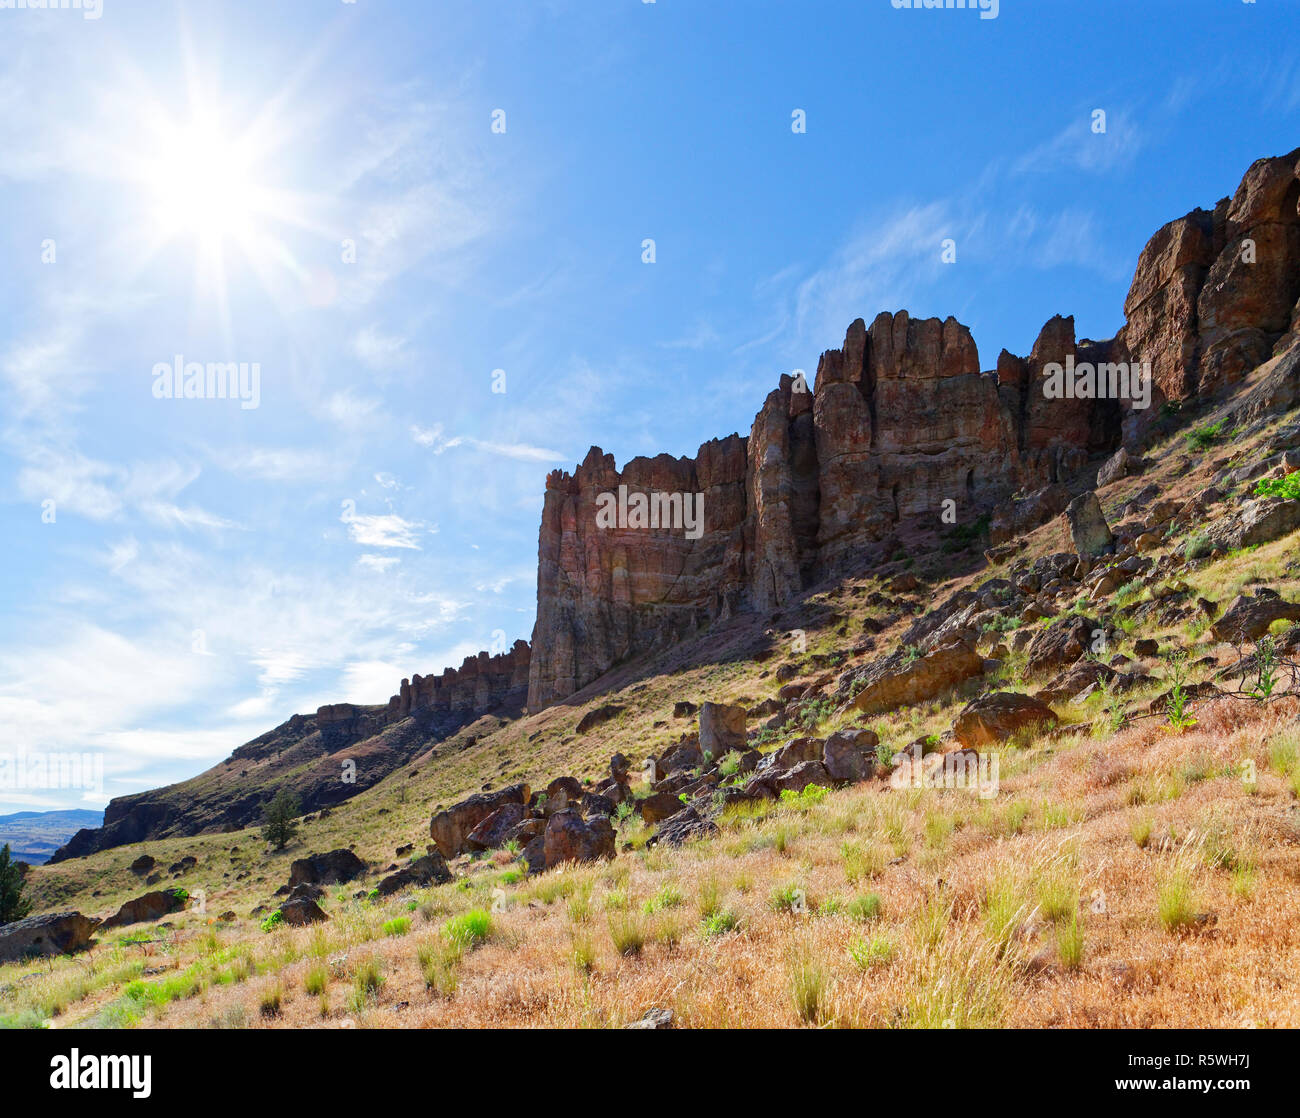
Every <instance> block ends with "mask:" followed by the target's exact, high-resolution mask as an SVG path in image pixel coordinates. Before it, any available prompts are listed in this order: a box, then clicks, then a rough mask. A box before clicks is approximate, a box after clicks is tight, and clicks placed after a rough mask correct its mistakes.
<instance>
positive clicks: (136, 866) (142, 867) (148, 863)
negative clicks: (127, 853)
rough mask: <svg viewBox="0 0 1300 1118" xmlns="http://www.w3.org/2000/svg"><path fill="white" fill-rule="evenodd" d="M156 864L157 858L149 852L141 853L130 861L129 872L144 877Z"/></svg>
mask: <svg viewBox="0 0 1300 1118" xmlns="http://www.w3.org/2000/svg"><path fill="white" fill-rule="evenodd" d="M157 864H158V862H157V859H155V858H153V857H152V856H151V855H149V854H141V855H140V857H138V858H137V859H136V860H135V861H134V862H132V863H131V872H132V873H133V874H137V875H138V876H140V877H144V875H145V874H147V873H149V872H150V871H151V870H152V869H153V868H154V866H156V865H157Z"/></svg>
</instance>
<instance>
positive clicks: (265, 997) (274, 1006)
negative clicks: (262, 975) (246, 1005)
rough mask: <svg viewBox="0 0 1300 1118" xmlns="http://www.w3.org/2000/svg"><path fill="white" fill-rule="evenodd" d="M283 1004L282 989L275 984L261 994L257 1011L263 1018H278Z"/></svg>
mask: <svg viewBox="0 0 1300 1118" xmlns="http://www.w3.org/2000/svg"><path fill="white" fill-rule="evenodd" d="M283 1002H284V988H283V987H282V986H281V985H280V984H279V983H278V982H277V983H276V984H275V985H274V986H272V987H271V988H270V989H269V990H264V991H263V992H262V997H261V999H260V1000H259V1001H258V1004H257V1009H258V1012H259V1013H261V1015H262V1016H263V1017H279V1016H280V1009H281V1006H282V1004H283Z"/></svg>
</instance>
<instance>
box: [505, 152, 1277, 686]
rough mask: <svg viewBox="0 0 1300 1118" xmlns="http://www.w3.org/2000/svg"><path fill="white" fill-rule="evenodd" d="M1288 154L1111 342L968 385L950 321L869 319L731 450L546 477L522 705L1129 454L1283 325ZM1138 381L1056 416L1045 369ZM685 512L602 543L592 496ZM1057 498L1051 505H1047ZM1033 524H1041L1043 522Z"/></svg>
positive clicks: (1044, 337) (1070, 330) (1010, 367)
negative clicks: (689, 503)
mask: <svg viewBox="0 0 1300 1118" xmlns="http://www.w3.org/2000/svg"><path fill="white" fill-rule="evenodd" d="M1298 204H1300V149H1298V150H1297V151H1295V152H1292V153H1291V154H1290V155H1286V156H1282V157H1279V158H1276V159H1263V160H1259V161H1258V162H1256V163H1255V164H1253V165H1252V166H1251V168H1250V169H1249V171H1247V173H1246V176H1245V178H1244V179H1243V180H1242V182H1241V185H1240V187H1239V188H1238V189H1237V191H1236V193H1235V195H1234V196H1233V197H1232V198H1231V199H1226V198H1225V199H1223V200H1222V201H1221V202H1219V204H1218V205H1217V206H1216V207H1215V209H1214V211H1213V212H1207V211H1204V210H1196V211H1193V212H1192V213H1190V214H1188V215H1187V216H1186V217H1183V218H1179V219H1178V220H1177V221H1173V222H1170V223H1169V224H1168V225H1166V226H1164V227H1163V228H1162V229H1160V230H1159V231H1158V232H1157V233H1156V234H1155V236H1153V237H1152V238H1151V240H1150V242H1149V243H1148V244H1147V246H1146V248H1145V249H1144V250H1143V251H1142V254H1141V256H1140V258H1139V261H1138V266H1137V271H1136V273H1135V275H1134V278H1133V283H1132V285H1131V288H1130V290H1129V294H1128V297H1127V299H1126V300H1125V303H1124V314H1125V324H1124V327H1123V328H1122V329H1121V330H1120V331H1119V333H1118V334H1117V336H1116V337H1115V338H1113V339H1110V340H1107V341H1101V342H1093V341H1087V340H1079V339H1077V338H1076V337H1075V330H1074V320H1073V318H1068V317H1061V316H1057V317H1055V318H1053V319H1051V320H1050V321H1049V322H1047V323H1046V324H1045V325H1044V327H1043V329H1042V331H1041V332H1040V334H1039V337H1038V339H1037V341H1036V342H1035V343H1034V346H1033V348H1032V350H1031V352H1030V353H1029V355H1028V356H1027V357H1018V356H1016V355H1014V354H1011V353H1008V352H1007V351H1005V350H1003V352H1002V353H1001V355H1000V356H999V357H998V360H997V363H996V368H995V370H993V371H991V372H982V371H981V370H980V362H979V355H978V351H977V349H976V346H975V342H974V340H973V339H972V337H971V335H970V331H969V330H968V329H967V328H966V327H965V326H963V325H961V324H960V323H959V322H957V321H956V320H955V319H953V318H948V319H946V320H944V321H940V320H939V319H937V318H932V319H924V320H920V319H914V318H912V317H911V316H909V315H908V314H907V312H906V311H900V312H899V313H897V314H893V315H891V314H887V313H882V314H880V315H878V316H877V317H876V319H875V320H874V321H873V322H872V324H871V326H870V327H868V326H867V325H866V324H865V322H864V321H863V320H861V319H859V320H857V321H855V322H854V323H852V325H850V326H849V329H848V333H847V335H846V336H845V339H844V345H843V347H842V348H840V349H836V350H830V351H828V352H826V353H824V354H823V355H822V357H821V360H820V362H819V364H818V369H817V377H816V382H815V384H814V385H813V386H812V389H811V391H809V390H807V386H805V385H802V384H796V383H795V382H793V381H791V379H790V378H789V377H782V378H781V382H780V385H779V387H778V388H777V389H776V390H775V391H773V392H771V393H770V394H769V395H768V397H767V399H766V400H765V401H764V403H763V406H762V408H761V409H760V411H759V413H758V415H757V417H756V418H755V420H754V424H753V427H752V428H751V430H750V433H749V438H748V439H747V440H742V439H741V438H740V437H739V436H738V435H732V436H730V437H728V438H726V439H722V440H715V441H713V442H709V443H706V444H705V445H704V446H702V447H701V448H700V451H699V454H698V455H697V456H696V457H695V458H694V459H690V458H679V459H674V458H671V457H669V456H666V455H661V456H659V457H657V458H652V459H649V458H637V459H633V460H632V461H631V462H629V463H628V464H627V465H626V467H625V468H624V469H623V470H622V471H621V472H620V471H619V470H617V469H616V468H615V464H614V461H613V458H612V456H610V455H606V454H603V453H602V452H601V451H600V449H599V448H596V447H593V448H592V450H591V451H590V452H589V453H588V455H587V457H586V459H585V461H584V462H583V463H582V465H581V466H579V467H578V469H577V471H576V473H574V474H573V475H569V474H568V473H565V472H560V471H557V472H555V473H553V474H551V476H550V477H549V478H548V479H547V483H546V501H545V506H544V509H543V513H542V524H541V532H540V539H539V546H538V574H537V622H536V626H535V627H534V630H533V642H532V664H531V668H530V673H529V681H528V705H529V708H530V709H534V710H535V709H538V708H539V707H542V706H545V705H546V704H548V703H551V702H555V701H556V700H559V699H563V698H565V697H566V696H568V695H571V694H572V693H573V692H574V691H576V690H578V689H580V688H582V687H584V686H585V685H586V684H588V683H590V682H592V681H593V680H595V679H596V678H597V677H599V676H600V675H601V674H603V673H604V672H605V671H607V670H608V669H609V668H610V667H612V666H614V665H615V664H617V663H619V662H620V661H621V660H624V659H626V658H628V657H629V656H632V655H634V654H640V653H643V652H646V651H648V650H651V649H653V648H656V647H662V646H663V645H665V644H668V643H672V642H673V641H676V640H679V639H681V638H682V637H683V636H685V635H687V634H689V633H691V632H693V631H695V630H696V629H697V628H698V627H699V626H700V625H701V624H702V623H704V622H706V621H708V620H711V619H713V618H717V617H725V616H727V615H728V614H729V613H731V612H733V611H736V610H757V611H764V610H772V609H775V608H779V607H780V606H782V605H784V604H785V603H787V602H789V601H791V600H792V599H794V598H795V597H797V596H798V595H799V594H800V593H801V592H802V591H803V590H805V589H806V588H807V587H809V586H810V585H811V584H812V583H814V582H816V581H818V580H820V579H822V578H825V577H828V576H833V575H835V574H836V573H841V572H844V571H846V570H849V569H852V568H862V567H865V566H868V565H870V564H871V563H873V562H878V561H880V560H881V559H883V558H886V557H887V556H888V555H890V554H892V553H893V552H894V551H896V550H898V548H899V544H900V538H902V537H906V536H907V535H908V529H909V527H919V526H924V525H928V526H930V527H932V528H938V527H939V526H940V524H941V519H940V517H941V513H942V512H943V511H944V509H945V502H947V501H952V502H954V505H952V506H947V507H948V509H949V511H950V512H951V513H955V515H956V518H957V521H958V523H963V524H968V523H971V522H972V521H974V520H975V519H976V518H977V517H978V516H979V515H980V514H981V513H982V512H986V511H988V510H990V509H991V508H992V507H993V506H994V505H995V504H996V503H997V502H998V501H1000V500H1002V499H1003V498H1005V497H1006V496H1008V495H1009V494H1011V493H1012V492H1013V491H1015V490H1017V489H1029V490H1033V489H1038V488H1041V487H1043V486H1046V485H1049V484H1054V483H1062V482H1066V481H1068V480H1070V479H1072V478H1074V477H1076V476H1078V475H1079V474H1080V472H1081V471H1082V470H1084V469H1085V468H1087V467H1088V465H1089V460H1090V459H1091V458H1092V457H1093V456H1095V455H1097V454H1099V453H1103V452H1107V451H1110V450H1113V449H1114V448H1116V447H1117V446H1119V445H1120V443H1121V441H1123V440H1126V439H1127V440H1130V441H1132V440H1135V439H1136V438H1137V437H1138V436H1139V435H1140V432H1141V430H1142V429H1143V428H1144V427H1145V426H1146V425H1148V424H1149V423H1150V422H1152V421H1153V420H1154V419H1155V418H1156V416H1157V415H1158V413H1159V410H1160V406H1161V404H1162V403H1164V402H1166V401H1182V400H1187V399H1189V398H1193V397H1201V398H1209V397H1211V396H1213V395H1215V394H1216V393H1219V392H1222V391H1224V390H1226V389H1228V388H1230V387H1231V386H1232V385H1233V384H1235V383H1236V382H1237V381H1239V380H1240V379H1241V378H1242V377H1243V376H1244V375H1245V374H1246V373H1247V372H1249V371H1250V370H1251V369H1253V368H1254V367H1255V366H1256V365H1258V364H1260V363H1261V362H1262V361H1264V360H1267V359H1268V358H1269V357H1270V356H1271V355H1272V353H1273V352H1274V347H1275V345H1276V344H1277V343H1278V341H1279V340H1280V339H1281V338H1282V337H1283V336H1284V335H1286V334H1288V333H1289V332H1291V331H1293V330H1294V329H1295V328H1296V326H1297V324H1298V323H1300V306H1298V305H1297V299H1300V212H1298V210H1297V206H1298ZM1067 362H1073V363H1075V365H1076V366H1078V365H1086V366H1092V367H1093V368H1094V369H1095V368H1096V366H1097V365H1099V364H1110V363H1121V362H1122V363H1125V364H1128V363H1135V362H1136V363H1141V362H1150V365H1151V371H1152V379H1153V382H1154V383H1153V385H1152V388H1151V394H1150V400H1149V406H1147V407H1145V408H1141V407H1134V406H1133V403H1134V402H1133V400H1132V399H1114V398H1110V397H1107V398H1097V397H1096V396H1092V397H1088V396H1084V397H1082V398H1079V397H1071V396H1065V397H1062V396H1060V395H1059V394H1057V393H1055V392H1053V391H1051V390H1050V388H1049V381H1050V379H1051V376H1052V375H1053V373H1052V369H1051V367H1052V366H1053V365H1054V364H1055V365H1066V364H1067ZM620 486H626V487H627V490H628V492H629V493H640V494H646V495H650V494H656V493H658V494H663V493H686V494H697V493H703V494H704V531H703V534H702V535H700V537H699V538H698V539H690V538H688V536H687V534H686V533H684V532H683V530H682V529H681V527H680V526H679V527H671V526H663V525H662V524H661V525H659V526H657V527H653V526H652V527H645V526H639V525H631V524H628V525H621V526H615V527H606V526H603V525H602V524H601V523H600V522H598V519H597V511H598V508H599V507H600V501H601V499H602V495H603V494H607V493H612V492H616V491H618V489H619V487H620ZM1053 492H1054V493H1055V494H1056V495H1057V496H1059V492H1057V491H1053ZM1043 507H1045V508H1050V507H1052V505H1051V503H1050V502H1046V501H1045V502H1043Z"/></svg>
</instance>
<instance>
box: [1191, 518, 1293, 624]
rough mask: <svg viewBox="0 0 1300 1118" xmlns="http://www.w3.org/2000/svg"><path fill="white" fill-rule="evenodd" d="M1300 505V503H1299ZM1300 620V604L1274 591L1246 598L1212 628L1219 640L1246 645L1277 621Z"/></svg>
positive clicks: (1233, 604) (1262, 592) (1237, 602)
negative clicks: (1281, 596) (1287, 599)
mask: <svg viewBox="0 0 1300 1118" xmlns="http://www.w3.org/2000/svg"><path fill="white" fill-rule="evenodd" d="M1295 503H1296V504H1300V501H1297V502H1295ZM1296 620H1300V603H1297V602H1288V601H1286V600H1285V599H1284V598H1280V597H1278V595H1277V594H1276V593H1274V592H1273V591H1271V590H1260V591H1258V592H1257V593H1256V594H1255V596H1254V597H1253V598H1251V597H1248V596H1246V595H1244V594H1243V595H1242V596H1241V597H1239V598H1238V599H1237V600H1236V601H1235V602H1233V603H1232V606H1231V608H1230V609H1229V610H1228V611H1227V612H1226V613H1225V614H1224V615H1223V616H1222V617H1220V618H1219V620H1218V621H1216V622H1215V623H1214V624H1213V625H1211V626H1210V632H1211V633H1212V634H1213V635H1214V639H1215V640H1220V641H1227V642H1228V643H1229V644H1245V643H1246V642H1247V641H1253V640H1258V639H1259V638H1260V637H1262V636H1263V635H1264V634H1265V633H1267V632H1268V627H1269V626H1270V625H1272V624H1273V622H1274V621H1296Z"/></svg>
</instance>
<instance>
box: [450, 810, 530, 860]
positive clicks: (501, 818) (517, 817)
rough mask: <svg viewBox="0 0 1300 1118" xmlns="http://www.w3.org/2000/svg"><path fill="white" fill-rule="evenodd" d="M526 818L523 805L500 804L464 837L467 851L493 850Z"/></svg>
mask: <svg viewBox="0 0 1300 1118" xmlns="http://www.w3.org/2000/svg"><path fill="white" fill-rule="evenodd" d="M527 817H528V809H527V808H526V807H524V805H523V804H502V805H501V806H500V807H499V808H497V809H496V811H494V812H493V813H492V814H491V815H489V816H488V817H487V818H486V819H484V820H483V821H482V822H481V823H480V824H479V825H478V826H477V827H475V828H474V829H473V830H472V831H470V833H469V834H468V835H466V836H465V848H466V849H467V850H493V849H495V848H496V847H498V846H501V845H503V844H504V843H505V841H506V838H507V837H508V836H509V834H510V832H511V831H512V830H513V829H514V828H515V827H517V826H518V825H519V824H520V823H522V822H523V821H524V819H526V818H527Z"/></svg>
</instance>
